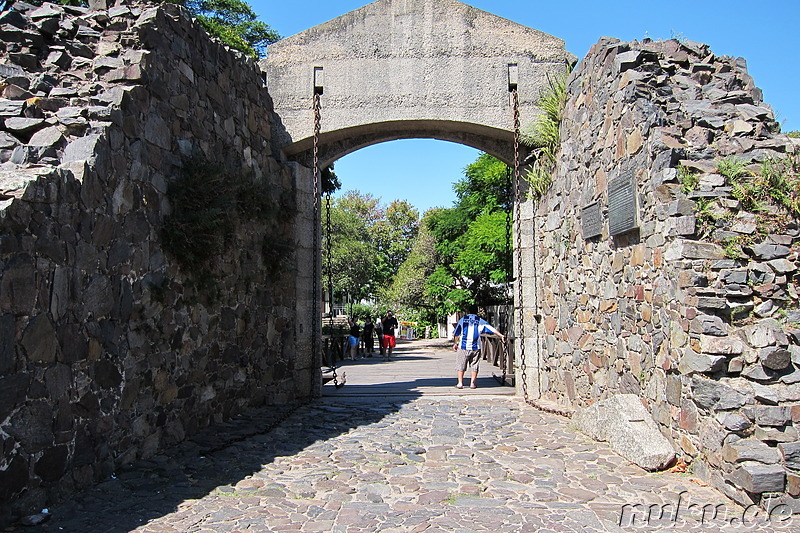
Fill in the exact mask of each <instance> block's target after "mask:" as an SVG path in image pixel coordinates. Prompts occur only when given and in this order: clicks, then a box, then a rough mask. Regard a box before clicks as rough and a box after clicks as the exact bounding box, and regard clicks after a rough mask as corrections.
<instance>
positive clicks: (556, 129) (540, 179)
mask: <svg viewBox="0 0 800 533" xmlns="http://www.w3.org/2000/svg"><path fill="white" fill-rule="evenodd" d="M569 72H570V69H569V68H567V69H566V70H565V71H564V72H563V73H561V74H559V75H556V76H551V75H549V74H548V75H547V86H546V87H545V88H544V89H542V91H541V93H540V95H539V102H538V104H537V107H538V108H539V109H541V110H542V113H541V114H540V115H539V116H538V117H537V118H536V122H534V123H533V125H532V126H531V127H530V128H529V129H527V130H526V131H524V132H523V133H522V136H521V139H520V140H521V141H522V142H523V143H524V144H526V145H527V146H530V147H531V148H533V153H534V155H535V156H536V160H535V161H534V163H533V165H531V167H530V168H529V169H528V170H527V171H526V172H525V176H524V177H525V180H526V181H527V182H528V184H529V186H530V195H531V197H532V198H540V197H541V196H542V195H543V194H544V193H545V192H547V190H548V189H549V188H550V185H551V184H552V182H553V171H554V170H555V164H556V155H557V153H558V150H559V149H560V147H561V120H562V118H563V114H564V105H565V104H566V102H567V76H569Z"/></svg>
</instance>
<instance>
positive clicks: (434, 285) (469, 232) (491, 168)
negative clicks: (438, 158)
mask: <svg viewBox="0 0 800 533" xmlns="http://www.w3.org/2000/svg"><path fill="white" fill-rule="evenodd" d="M464 175H465V177H464V179H463V180H461V181H459V183H457V184H456V191H457V193H458V201H457V203H456V205H455V206H454V207H452V208H450V209H437V210H432V211H430V212H428V213H427V214H426V217H425V219H424V220H423V223H424V225H425V228H426V231H428V232H430V234H431V236H432V238H433V240H434V243H435V245H434V246H435V254H432V255H433V256H434V259H433V260H432V261H431V265H430V266H429V267H428V269H427V272H428V277H427V279H426V281H425V289H424V295H425V297H426V299H425V300H424V301H426V302H428V304H429V305H431V304H432V307H433V309H435V314H436V316H437V317H439V318H442V317H444V316H445V315H447V314H448V313H450V312H453V311H456V310H459V309H463V307H464V305H465V304H467V303H478V304H479V305H491V304H494V303H500V302H504V301H505V300H506V298H507V294H506V291H507V285H506V282H507V280H508V276H509V269H510V264H511V261H510V258H511V248H510V243H509V242H508V231H509V225H510V216H511V215H510V212H511V193H510V190H509V189H510V188H509V174H508V167H506V166H505V164H503V163H502V162H501V161H499V160H497V159H496V158H494V157H491V156H489V155H486V154H482V155H481V156H480V157H479V158H478V159H477V160H476V161H475V163H473V164H471V165H469V166H468V167H467V168H466V169H465V172H464Z"/></svg>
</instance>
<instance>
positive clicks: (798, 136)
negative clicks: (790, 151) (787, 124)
mask: <svg viewBox="0 0 800 533" xmlns="http://www.w3.org/2000/svg"><path fill="white" fill-rule="evenodd" d="M786 135H788V136H789V137H792V138H794V139H800V131H797V130H795V131H790V132H789V133H787V134H786Z"/></svg>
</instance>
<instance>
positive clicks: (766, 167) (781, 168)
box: [678, 155, 800, 259]
mask: <svg viewBox="0 0 800 533" xmlns="http://www.w3.org/2000/svg"><path fill="white" fill-rule="evenodd" d="M678 171H679V177H680V182H681V190H682V191H683V192H684V193H686V194H691V193H692V192H694V191H696V190H697V189H698V187H699V186H700V178H699V176H698V175H697V173H696V172H693V171H692V170H691V169H688V168H684V167H681V168H679V170H678ZM717 173H719V174H721V175H722V176H724V177H725V181H726V183H727V184H728V185H729V186H730V187H731V189H732V191H731V194H732V195H733V197H734V199H735V200H738V206H736V207H731V206H730V205H727V204H726V205H723V204H722V203H720V201H719V200H718V199H716V198H704V197H699V198H696V199H695V212H696V216H697V222H698V229H697V233H698V235H699V236H701V237H704V238H709V239H712V240H713V234H714V231H715V230H716V229H725V228H727V227H728V226H729V225H730V223H731V221H732V220H733V219H734V217H735V215H736V211H747V212H751V213H753V214H754V215H755V222H756V232H757V233H758V234H761V235H766V234H768V233H782V232H784V231H785V229H786V227H787V225H788V224H789V223H791V222H792V221H794V220H797V219H798V218H800V156H798V155H793V156H788V157H785V158H783V159H774V158H773V159H767V160H765V161H764V162H763V163H761V164H760V165H749V164H747V163H746V162H745V161H742V160H741V159H738V158H735V157H729V158H725V159H722V160H720V161H718V162H717ZM718 243H719V244H721V245H722V246H723V249H724V250H725V254H726V255H727V256H728V257H730V258H733V259H736V258H740V257H743V256H744V254H743V251H742V247H745V246H750V245H751V244H752V243H753V236H752V235H747V234H740V235H738V236H736V237H725V238H723V239H722V240H719V241H718Z"/></svg>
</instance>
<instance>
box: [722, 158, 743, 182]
mask: <svg viewBox="0 0 800 533" xmlns="http://www.w3.org/2000/svg"><path fill="white" fill-rule="evenodd" d="M717 172H719V173H720V174H722V175H723V176H725V177H726V178H728V182H729V183H733V182H734V181H736V180H738V179H739V178H742V177H744V176H748V175H750V169H749V168H747V163H745V162H744V161H742V160H741V159H739V158H737V157H726V158H725V159H722V160H721V161H719V162H717Z"/></svg>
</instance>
